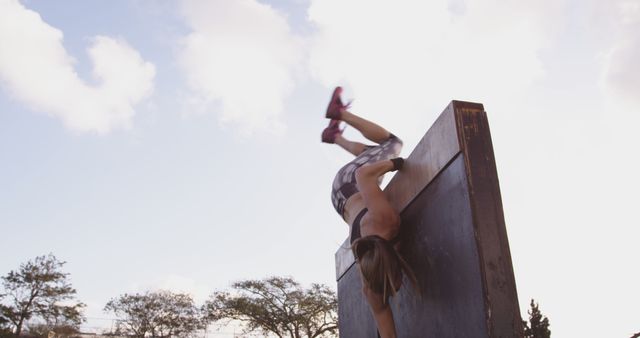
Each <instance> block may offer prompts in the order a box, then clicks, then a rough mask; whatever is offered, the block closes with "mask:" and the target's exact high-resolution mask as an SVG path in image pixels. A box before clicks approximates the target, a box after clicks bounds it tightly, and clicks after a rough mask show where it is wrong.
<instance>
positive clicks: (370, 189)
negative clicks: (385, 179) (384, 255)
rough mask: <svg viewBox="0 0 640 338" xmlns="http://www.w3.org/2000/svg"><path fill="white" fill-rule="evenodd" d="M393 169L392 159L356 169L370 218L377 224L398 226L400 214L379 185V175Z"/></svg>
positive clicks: (359, 188)
mask: <svg viewBox="0 0 640 338" xmlns="http://www.w3.org/2000/svg"><path fill="white" fill-rule="evenodd" d="M391 170H393V162H391V161H390V160H384V161H378V162H375V163H372V164H369V165H364V166H362V167H360V168H358V169H357V170H356V183H357V184H358V190H359V191H360V192H361V193H362V198H363V199H364V203H365V205H366V206H367V208H368V209H369V212H368V213H369V217H370V219H372V221H373V222H374V223H376V224H383V225H385V226H398V225H399V224H400V216H399V215H398V212H397V211H396V210H395V209H394V208H393V206H392V205H391V204H390V203H389V200H388V199H387V197H386V196H385V195H384V193H383V192H382V190H381V189H380V186H379V185H378V177H380V176H382V175H384V174H385V173H387V172H389V171H391Z"/></svg>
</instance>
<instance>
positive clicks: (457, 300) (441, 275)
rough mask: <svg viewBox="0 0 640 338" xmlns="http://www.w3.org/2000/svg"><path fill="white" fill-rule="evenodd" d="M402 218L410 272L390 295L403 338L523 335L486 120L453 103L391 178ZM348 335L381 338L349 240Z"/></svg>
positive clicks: (345, 262)
mask: <svg viewBox="0 0 640 338" xmlns="http://www.w3.org/2000/svg"><path fill="white" fill-rule="evenodd" d="M384 192H385V194H386V195H387V197H388V198H389V199H390V201H391V202H392V204H393V206H394V207H395V208H396V210H398V211H399V212H400V215H401V218H402V231H401V235H400V236H401V240H402V249H401V251H402V254H403V256H404V257H405V258H406V259H407V261H408V262H409V264H410V265H411V267H412V268H413V270H414V272H415V273H416V276H417V278H418V282H419V284H420V288H421V290H422V295H421V296H419V295H418V294H417V293H416V292H414V291H413V290H411V288H410V287H408V286H409V285H410V283H409V281H408V280H407V279H406V278H405V280H404V283H403V284H404V286H403V287H402V289H401V291H400V293H399V294H398V295H397V296H396V297H393V298H392V299H391V306H392V309H393V313H394V318H395V321H396V330H397V332H398V337H400V338H403V337H411V338H413V337H438V338H447V337H451V338H459V337H466V338H467V337H468V338H471V337H491V338H497V337H522V335H523V333H522V321H521V317H520V310H519V306H518V297H517V292H516V285H515V279H514V275H513V267H512V263H511V254H510V252H509V243H508V239H507V232H506V228H505V222H504V215H503V211H502V199H501V197H500V186H499V184H498V175H497V171H496V166H495V159H494V154H493V146H492V143H491V134H490V131H489V124H488V121H487V116H486V113H485V111H484V107H483V106H482V104H478V103H470V102H462V101H452V102H451V103H450V104H449V106H448V107H447V108H446V109H445V110H444V112H443V113H442V114H441V115H440V117H439V118H438V119H437V120H436V122H435V123H434V124H433V126H432V127H431V128H430V129H429V131H427V133H426V134H425V136H424V137H423V138H422V140H421V141H420V142H419V143H418V145H417V146H416V148H415V149H414V150H413V151H412V153H411V154H410V155H409V157H408V158H407V161H406V162H405V167H404V168H403V170H402V171H400V172H398V173H397V174H396V175H395V176H394V177H393V178H392V179H391V181H390V182H389V184H388V186H387V187H386V189H385V191H384ZM336 278H337V280H338V302H339V309H338V315H339V326H340V336H341V337H343V338H360V337H363V338H366V337H377V334H376V327H375V322H374V320H373V317H372V315H371V313H370V310H369V307H368V305H367V303H366V301H365V299H364V296H363V294H362V292H361V288H362V284H361V283H362V282H361V279H360V275H359V272H358V270H357V266H356V265H355V264H354V258H353V255H352V253H351V250H350V247H349V241H348V239H347V240H346V241H345V242H344V243H343V244H342V246H341V247H340V248H339V249H338V251H337V252H336Z"/></svg>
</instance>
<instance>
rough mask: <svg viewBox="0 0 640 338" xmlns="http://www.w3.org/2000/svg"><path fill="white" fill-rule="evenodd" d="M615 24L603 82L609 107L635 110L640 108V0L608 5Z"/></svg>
mask: <svg viewBox="0 0 640 338" xmlns="http://www.w3.org/2000/svg"><path fill="white" fill-rule="evenodd" d="M605 9H608V11H604V12H605V13H607V14H609V16H608V17H609V18H610V20H609V22H610V23H611V24H612V25H613V26H614V27H613V29H611V30H612V32H613V39H612V43H611V45H610V46H609V49H608V50H607V51H606V53H605V58H604V67H603V73H602V81H601V85H602V87H603V90H604V92H605V94H606V96H607V99H608V101H609V102H608V105H609V106H610V107H609V108H610V109H615V110H621V111H624V112H627V113H632V114H636V115H637V113H638V112H639V111H640V96H639V95H638V93H640V68H638V66H637V64H638V60H640V35H639V34H638V31H640V1H637V0H636V1H628V0H618V1H615V2H613V3H611V4H610V5H609V6H606V7H605Z"/></svg>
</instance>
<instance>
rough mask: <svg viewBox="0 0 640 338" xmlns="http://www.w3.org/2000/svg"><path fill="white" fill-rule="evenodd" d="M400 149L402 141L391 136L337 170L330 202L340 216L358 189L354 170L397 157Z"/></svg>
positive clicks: (369, 147)
mask: <svg viewBox="0 0 640 338" xmlns="http://www.w3.org/2000/svg"><path fill="white" fill-rule="evenodd" d="M401 149H402V140H400V139H399V138H398V137H396V136H395V135H393V134H391V135H390V136H389V139H388V140H386V141H384V142H382V143H381V144H379V145H377V146H368V147H367V148H366V149H365V150H364V151H363V152H362V153H361V154H360V155H358V156H357V157H356V158H355V159H354V160H353V161H351V162H349V163H347V164H346V165H345V166H344V167H342V168H340V170H338V173H337V174H336V178H335V179H334V180H333V186H332V188H331V201H332V202H333V207H334V208H335V209H336V211H337V212H338V214H340V216H342V214H343V213H344V206H345V204H346V203H347V200H348V199H349V197H351V196H353V195H354V194H355V193H357V192H358V187H357V186H356V169H358V168H360V167H362V166H363V165H365V164H367V163H374V162H378V161H382V160H390V159H392V158H395V157H398V155H399V154H400V150H401ZM381 181H382V177H380V179H379V182H381Z"/></svg>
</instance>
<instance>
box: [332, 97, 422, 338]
mask: <svg viewBox="0 0 640 338" xmlns="http://www.w3.org/2000/svg"><path fill="white" fill-rule="evenodd" d="M341 94H342V88H341V87H337V88H336V89H335V90H334V91H333V95H332V97H331V101H330V102H329V107H328V108H327V113H326V117H327V118H329V119H331V121H330V122H329V126H328V127H327V128H325V130H324V131H323V132H322V142H325V143H331V144H337V145H339V146H340V147H342V148H343V149H345V150H347V151H348V152H350V153H352V154H353V155H355V156H356V158H355V159H354V160H353V161H351V162H349V163H347V165H345V166H344V167H342V168H341V169H340V170H339V171H338V174H337V175H336V178H335V180H334V181H333V188H332V191H331V199H332V201H333V205H334V207H335V209H336V211H337V212H338V214H340V215H341V216H342V218H343V219H344V220H345V221H346V222H347V224H349V225H350V241H351V249H352V251H353V254H354V256H355V257H356V261H357V263H358V266H359V270H360V273H361V274H360V275H361V277H362V281H363V283H362V285H363V288H362V290H363V293H364V295H365V297H366V299H367V301H368V303H369V305H370V307H371V311H372V313H373V316H374V318H375V321H376V324H377V326H378V331H379V333H380V335H381V336H382V337H383V338H391V337H396V331H395V325H394V322H393V314H392V312H391V308H390V307H389V302H388V300H389V296H391V295H395V293H396V291H397V290H398V289H399V288H400V286H401V283H402V273H403V272H404V273H405V275H407V277H409V279H410V280H411V282H412V283H413V284H414V286H415V285H416V282H415V276H414V274H413V273H412V271H411V269H410V268H409V266H408V265H407V263H406V262H405V261H404V259H402V257H401V256H400V255H399V253H398V251H397V239H398V233H399V231H400V216H399V215H398V212H397V211H396V210H395V209H394V208H393V207H392V206H391V204H390V203H389V200H388V199H387V198H386V196H385V195H384V193H383V192H382V190H381V189H380V186H379V184H380V182H381V181H382V176H383V175H384V174H385V173H387V172H390V171H396V170H400V169H402V165H403V163H404V160H403V159H402V158H400V157H397V156H398V154H400V150H401V149H402V141H401V140H400V139H399V138H398V137H396V136H395V135H393V134H391V133H390V132H388V131H387V130H385V129H384V128H382V127H381V126H379V125H377V124H375V123H373V122H371V121H368V120H365V119H363V118H361V117H359V116H357V115H355V114H353V113H351V112H350V111H349V110H348V108H349V106H348V105H344V104H343V103H342V99H341V98H340V96H341ZM342 121H344V122H345V123H347V124H348V125H350V126H352V127H354V128H356V129H357V130H358V131H360V133H362V135H363V136H364V137H365V138H367V139H369V140H370V141H372V142H375V143H377V144H378V145H377V146H367V145H364V144H362V143H359V142H353V141H349V140H347V139H346V138H344V137H343V136H342V131H343V129H340V123H341V122H342Z"/></svg>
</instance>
